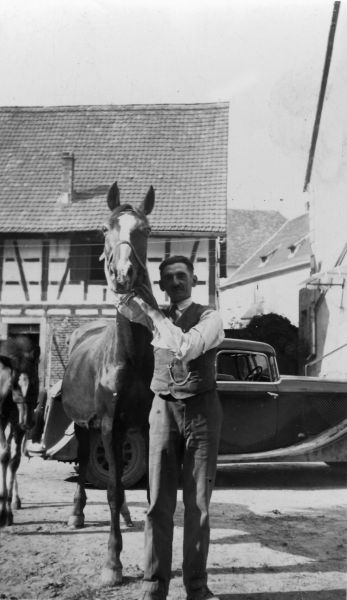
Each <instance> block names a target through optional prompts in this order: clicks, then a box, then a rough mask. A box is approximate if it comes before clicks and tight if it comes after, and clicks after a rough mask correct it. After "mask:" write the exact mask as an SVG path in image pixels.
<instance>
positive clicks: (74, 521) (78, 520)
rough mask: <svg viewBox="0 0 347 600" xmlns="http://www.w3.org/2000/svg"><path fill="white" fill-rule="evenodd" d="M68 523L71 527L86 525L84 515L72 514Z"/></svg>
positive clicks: (77, 527) (80, 527)
mask: <svg viewBox="0 0 347 600" xmlns="http://www.w3.org/2000/svg"><path fill="white" fill-rule="evenodd" d="M67 525H68V527H70V529H82V527H84V516H83V515H70V517H69V520H68V522H67Z"/></svg>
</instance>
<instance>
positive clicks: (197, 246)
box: [190, 240, 200, 264]
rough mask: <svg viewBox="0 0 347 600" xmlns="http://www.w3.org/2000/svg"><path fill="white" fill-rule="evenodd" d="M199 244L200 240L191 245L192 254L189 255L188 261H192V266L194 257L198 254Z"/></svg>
mask: <svg viewBox="0 0 347 600" xmlns="http://www.w3.org/2000/svg"><path fill="white" fill-rule="evenodd" d="M199 244H200V240H196V241H195V242H194V244H193V248H192V253H191V255H190V260H191V261H192V263H193V264H194V263H195V261H196V255H197V253H198V248H199Z"/></svg>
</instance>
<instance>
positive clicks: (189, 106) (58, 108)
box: [0, 101, 229, 112]
mask: <svg viewBox="0 0 347 600" xmlns="http://www.w3.org/2000/svg"><path fill="white" fill-rule="evenodd" d="M211 108H212V109H217V108H218V109H220V108H229V102H228V101H223V102H194V103H190V102H188V103H178V104H175V103H162V104H71V105H68V104H67V105H49V106H43V105H42V106H39V105H37V106H24V105H23V106H0V112H78V111H90V112H97V111H101V112H107V111H119V112H123V111H127V110H143V111H151V110H155V111H156V112H157V111H159V110H165V111H167V110H180V109H181V110H184V111H187V110H208V109H211Z"/></svg>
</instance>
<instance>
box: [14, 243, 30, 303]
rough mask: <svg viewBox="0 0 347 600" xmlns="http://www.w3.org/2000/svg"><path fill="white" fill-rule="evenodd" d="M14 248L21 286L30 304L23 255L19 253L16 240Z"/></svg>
mask: <svg viewBox="0 0 347 600" xmlns="http://www.w3.org/2000/svg"><path fill="white" fill-rule="evenodd" d="M13 247H14V253H15V256H16V261H17V265H18V269H19V276H20V280H21V284H22V288H23V292H24V296H25V299H26V301H27V302H29V300H30V297H29V288H28V284H27V280H26V278H25V273H24V269H23V261H22V257H21V254H20V251H19V247H18V243H17V241H16V240H13Z"/></svg>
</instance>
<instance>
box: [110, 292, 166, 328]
mask: <svg viewBox="0 0 347 600" xmlns="http://www.w3.org/2000/svg"><path fill="white" fill-rule="evenodd" d="M115 306H116V309H117V311H118V312H119V313H120V314H121V315H123V317H125V318H126V319H128V320H129V321H132V322H134V323H140V324H141V325H144V326H145V327H147V328H148V329H149V330H150V331H153V329H154V326H153V321H152V319H151V318H150V315H149V313H148V312H147V311H146V310H145V309H144V307H147V308H148V309H150V310H152V311H154V312H157V311H156V310H155V309H154V308H151V307H150V306H149V304H147V302H145V301H144V300H142V298H140V297H139V296H136V295H135V293H134V292H131V293H130V294H121V295H120V294H119V295H117V296H116V301H115Z"/></svg>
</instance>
